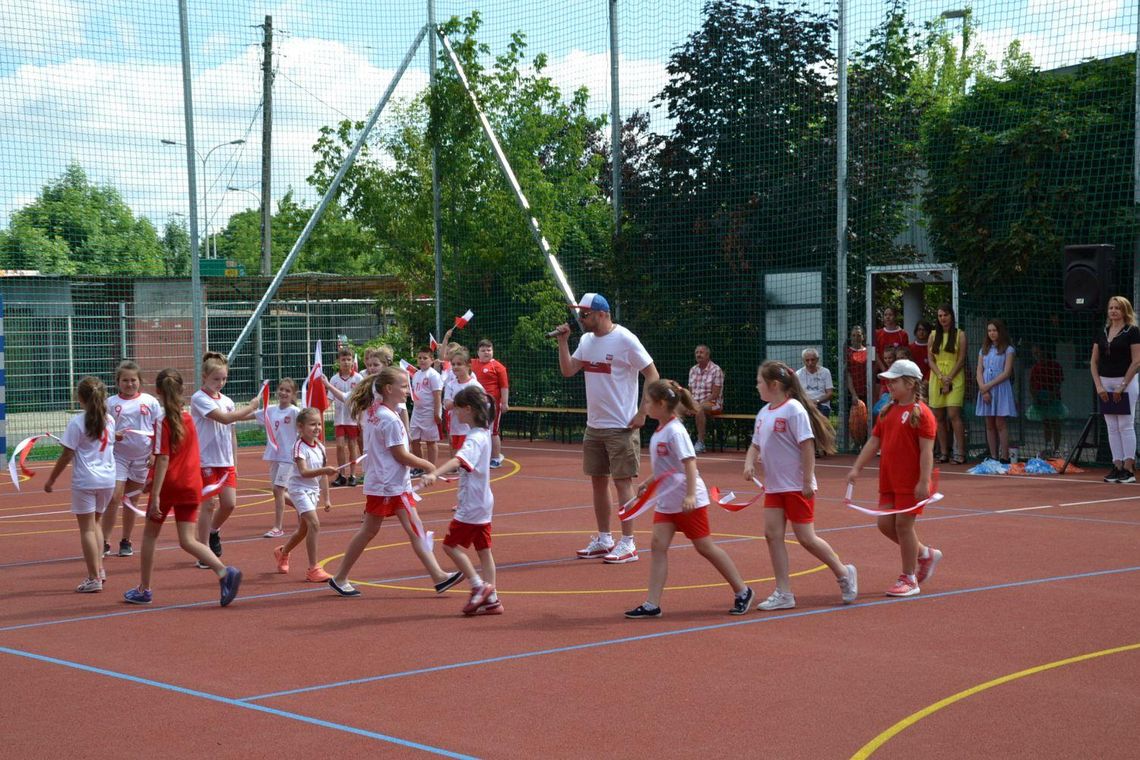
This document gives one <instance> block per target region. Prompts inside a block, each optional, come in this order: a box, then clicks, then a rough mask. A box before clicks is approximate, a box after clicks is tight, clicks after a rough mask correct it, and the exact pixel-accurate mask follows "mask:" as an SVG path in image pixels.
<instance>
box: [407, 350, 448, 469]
mask: <svg viewBox="0 0 1140 760" xmlns="http://www.w3.org/2000/svg"><path fill="white" fill-rule="evenodd" d="M416 364H417V365H418V366H419V371H418V372H416V374H414V375H412V377H411V383H412V404H413V406H412V419H411V425H410V433H411V439H412V453H413V454H414V455H416V456H418V457H423V458H424V459H426V460H427V461H429V462H431V463H432V464H435V460H436V458H437V457H438V456H439V438H440V435H439V428H440V420H441V414H442V412H443V379H442V378H441V377H440V376H439V373H438V372H436V371H435V367H433V366H432V355H431V349H429V348H426V347H425V348H421V349H420V350H419V353H418V354H416ZM418 474H420V473H418V472H416V471H415V470H412V475H418Z"/></svg>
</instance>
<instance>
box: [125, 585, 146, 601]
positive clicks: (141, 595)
mask: <svg viewBox="0 0 1140 760" xmlns="http://www.w3.org/2000/svg"><path fill="white" fill-rule="evenodd" d="M123 598H124V599H126V600H127V601H128V602H130V603H131V604H150V603H151V595H150V589H149V588H148V589H146V590H145V591H143V590H142V589H138V588H133V589H131V590H130V591H128V592H126V593H125V594H123Z"/></svg>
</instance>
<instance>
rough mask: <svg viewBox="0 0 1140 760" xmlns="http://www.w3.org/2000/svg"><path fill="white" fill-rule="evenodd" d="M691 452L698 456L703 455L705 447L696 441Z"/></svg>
mask: <svg viewBox="0 0 1140 760" xmlns="http://www.w3.org/2000/svg"><path fill="white" fill-rule="evenodd" d="M693 451H695V452H696V453H698V454H704V453H705V445H704V444H703V443H701V442H700V441H697V442H696V443H694V444H693Z"/></svg>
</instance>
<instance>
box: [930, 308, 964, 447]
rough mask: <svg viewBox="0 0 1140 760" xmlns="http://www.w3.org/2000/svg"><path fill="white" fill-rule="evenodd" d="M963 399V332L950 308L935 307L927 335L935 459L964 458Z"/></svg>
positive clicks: (952, 309)
mask: <svg viewBox="0 0 1140 760" xmlns="http://www.w3.org/2000/svg"><path fill="white" fill-rule="evenodd" d="M965 401H966V333H965V331H963V330H959V329H958V322H957V320H956V319H955V318H954V308H953V307H952V306H951V305H950V304H948V303H944V304H942V305H941V306H939V307H938V321H937V322H936V323H935V325H934V335H933V336H932V338H931V339H930V408H931V409H932V410H933V411H934V417H935V418H936V419H937V420H938V448H939V451H940V452H941V455H940V456H939V458H938V461H939V462H943V463H945V462H948V461H950V462H953V463H954V464H964V463H965V462H966V426H965V422H964V421H963V419H962V405H963V404H964V403H965ZM951 430H953V432H954V455H953V458H951V457H950V456H949V454H950V431H951Z"/></svg>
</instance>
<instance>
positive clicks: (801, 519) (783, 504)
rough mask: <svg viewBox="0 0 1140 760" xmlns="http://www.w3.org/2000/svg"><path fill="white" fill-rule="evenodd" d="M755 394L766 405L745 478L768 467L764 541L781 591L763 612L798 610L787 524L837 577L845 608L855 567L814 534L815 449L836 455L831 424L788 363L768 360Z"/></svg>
mask: <svg viewBox="0 0 1140 760" xmlns="http://www.w3.org/2000/svg"><path fill="white" fill-rule="evenodd" d="M756 390H757V391H759V392H760V399H761V400H762V401H765V402H766V403H767V406H765V407H764V408H763V409H761V410H760V412H759V413H758V414H757V415H756V429H755V432H754V433H753V434H752V445H751V446H749V447H748V455H747V456H746V457H745V460H744V479H745V480H752V478H753V477H755V468H756V461H757V460H758V459H759V460H761V461H763V463H764V480H765V481H766V483H767V487H766V488H765V493H764V540H765V542H766V543H767V544H768V556H769V557H771V559H772V569H773V571H774V572H775V575H776V590H775V591H773V592H772V594H771V596H769V597H768V598H767V599H765V600H764V601H762V602H760V604H759V605H757V609H761V610H790V609H792V608H793V607H795V606H796V597H795V596H794V595H793V594H792V585H791V584H792V581H791V575H790V573H789V572H788V547H787V544H785V543H784V537H785V535H786V534H787V529H788V522H791V523H792V531H793V532H794V533H795V534H796V541H798V542H799V544H800V546H802V547H803V548H805V549H807V551H808V553H810V554H811V555H812V556H813V557H815V558H816V559H818V560H819V561H820V562H822V563H824V564H825V565H827V566H828V567H829V568H830V569H831V572H833V573H835V580H836V581H837V582H838V583H839V591H840V594H841V598H842V599H843V603H844V604H850V603H851V602H853V601H855V598H856V597H857V596H858V594H859V584H858V575H857V574H856V571H855V566H854V565H844V564H843V562H842V561H840V559H839V555H837V554H836V553H835V550H834V549H832V548H831V546H830V544H828V543H827V542H826V541H824V540H823V539H822V538H820V537H819V536H817V535H816V533H815V526H814V522H815V491H816V487H817V486H816V482H815V450H816V449H817V448H818V449H819V450H820V451H822V452H824V453H825V454H834V453H835V432H834V431H833V430H832V428H831V423H830V422H828V420H827V418H826V417H824V416H823V414H822V413H821V412H820V411H819V409H818V408H816V405H815V404H813V403H812V402H811V401H810V400H808V397H807V394H806V393H805V392H804V389H803V386H802V385H800V381H799V377H798V376H797V375H796V372H795V370H793V369H792V368H791V367H789V366H788V365H786V364H784V363H783V362H776V361H766V362H764V363H763V364H761V365H760V369H758V370H757V372H756Z"/></svg>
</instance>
